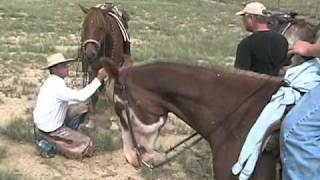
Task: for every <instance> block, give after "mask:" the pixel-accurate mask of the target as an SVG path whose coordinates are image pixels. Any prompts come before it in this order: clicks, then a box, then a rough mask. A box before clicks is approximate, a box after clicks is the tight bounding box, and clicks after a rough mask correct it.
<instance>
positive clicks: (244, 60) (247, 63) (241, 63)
mask: <svg viewBox="0 0 320 180" xmlns="http://www.w3.org/2000/svg"><path fill="white" fill-rule="evenodd" d="M234 67H235V68H239V69H243V70H250V67H251V56H250V51H249V49H248V48H247V47H246V45H245V44H244V43H243V41H242V42H240V44H239V45H238V48H237V54H236V60H235V63H234Z"/></svg>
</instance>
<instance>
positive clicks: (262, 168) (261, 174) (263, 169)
mask: <svg viewBox="0 0 320 180" xmlns="http://www.w3.org/2000/svg"><path fill="white" fill-rule="evenodd" d="M276 165H277V158H276V157H275V156H274V155H273V154H272V153H271V152H265V151H264V152H263V153H262V154H261V156H260V158H259V160H258V162H257V166H256V169H255V172H254V174H253V175H252V178H251V179H252V180H275V179H276Z"/></svg>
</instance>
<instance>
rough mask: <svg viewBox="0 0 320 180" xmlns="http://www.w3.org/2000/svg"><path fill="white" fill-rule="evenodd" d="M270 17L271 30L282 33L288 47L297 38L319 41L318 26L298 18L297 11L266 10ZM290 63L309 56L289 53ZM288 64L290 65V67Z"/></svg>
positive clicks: (295, 62) (303, 59)
mask: <svg viewBox="0 0 320 180" xmlns="http://www.w3.org/2000/svg"><path fill="white" fill-rule="evenodd" d="M266 13H267V14H268V16H269V18H270V24H271V27H272V29H273V30H275V31H277V32H280V33H281V34H283V35H284V36H285V37H286V38H287V40H288V43H289V47H291V46H292V45H293V43H294V42H296V41H297V40H303V41H308V42H310V43H315V42H320V26H319V25H314V24H311V23H309V22H307V21H305V20H304V19H298V18H296V16H297V15H298V14H297V13H294V12H291V13H285V12H281V11H266ZM288 58H290V60H291V62H292V65H291V66H296V65H299V64H301V63H302V62H304V61H305V60H307V59H310V57H300V56H298V55H289V56H288ZM291 66H290V67H291Z"/></svg>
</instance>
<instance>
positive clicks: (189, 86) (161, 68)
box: [130, 63, 276, 136]
mask: <svg viewBox="0 0 320 180" xmlns="http://www.w3.org/2000/svg"><path fill="white" fill-rule="evenodd" d="M130 76H131V75H130ZM132 78H133V79H135V80H134V81H135V83H136V84H137V86H139V87H143V88H144V89H147V90H148V91H149V92H150V93H151V94H155V95H156V96H158V97H161V99H162V100H163V102H162V104H163V105H164V106H166V108H167V109H168V110H169V111H171V112H173V113H175V114H176V115H177V116H178V117H180V118H181V119H183V120H184V121H185V122H186V123H187V124H189V125H190V126H191V127H193V128H194V129H195V130H197V131H198V132H199V133H201V134H202V135H203V136H210V134H211V132H212V131H214V130H215V129H216V130H218V129H221V128H227V129H228V128H229V129H230V131H231V130H233V129H234V128H236V127H237V126H238V125H241V123H240V120H246V119H240V116H241V117H243V118H245V116H246V115H247V114H249V115H250V120H252V116H254V115H255V117H256V115H257V111H258V110H261V106H259V105H255V104H254V103H258V104H259V103H260V104H263V105H264V104H265V103H266V99H268V98H270V96H271V94H272V92H270V91H271V88H274V87H275V84H276V83H273V84H270V86H266V85H268V84H269V83H268V82H267V80H266V79H267V78H253V77H250V76H248V75H243V74H241V73H240V74H238V73H231V72H224V71H219V70H217V71H216V70H207V69H204V68H200V67H189V66H185V65H177V64H170V63H169V64H155V65H152V66H149V67H148V68H141V69H139V68H138V69H136V70H135V72H134V73H133V74H132ZM264 89H267V90H268V91H266V90H264ZM261 101H263V102H261ZM244 106H245V107H246V108H248V109H246V108H245V109H243V107H244ZM251 106H252V107H251ZM257 106H258V107H260V109H255V108H256V107H257ZM249 107H251V108H253V109H254V110H252V112H250V111H249V109H250V108H249ZM248 111H249V112H248ZM229 123H230V124H229ZM218 131H219V130H218Z"/></svg>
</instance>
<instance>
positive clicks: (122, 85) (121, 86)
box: [113, 67, 153, 168]
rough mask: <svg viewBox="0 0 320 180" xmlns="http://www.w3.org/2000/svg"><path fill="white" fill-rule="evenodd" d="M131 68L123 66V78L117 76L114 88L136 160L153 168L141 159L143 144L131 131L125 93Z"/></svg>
mask: <svg viewBox="0 0 320 180" xmlns="http://www.w3.org/2000/svg"><path fill="white" fill-rule="evenodd" d="M131 69H132V68H131V67H128V68H125V69H123V71H122V72H123V73H124V75H123V78H121V79H120V78H119V81H116V82H115V84H114V88H115V89H116V90H118V91H120V97H121V99H122V101H123V103H122V104H123V105H124V110H125V114H126V119H127V126H128V129H129V133H130V136H131V141H132V144H133V147H134V150H135V152H136V155H137V157H138V161H139V164H140V165H141V164H143V165H145V166H147V167H148V168H153V165H151V164H148V163H147V162H145V161H144V160H143V159H142V154H143V146H141V145H140V144H138V142H137V139H136V137H135V135H134V132H133V126H132V118H131V116H130V112H129V97H128V93H127V82H126V80H127V76H128V74H129V73H130V70H131ZM115 92H116V91H114V93H113V99H114V100H113V101H114V102H115V97H114V96H115V94H116V93H115Z"/></svg>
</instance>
